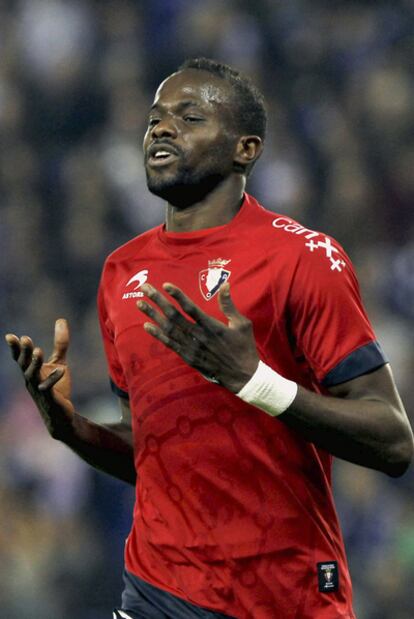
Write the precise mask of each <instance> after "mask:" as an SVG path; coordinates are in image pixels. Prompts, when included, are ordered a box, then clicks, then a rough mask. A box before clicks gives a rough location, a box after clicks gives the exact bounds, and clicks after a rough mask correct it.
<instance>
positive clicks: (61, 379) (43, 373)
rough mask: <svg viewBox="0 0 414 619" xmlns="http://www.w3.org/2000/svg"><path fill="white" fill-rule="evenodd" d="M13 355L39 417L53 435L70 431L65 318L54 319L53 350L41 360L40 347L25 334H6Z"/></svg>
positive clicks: (56, 435)
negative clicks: (46, 358)
mask: <svg viewBox="0 0 414 619" xmlns="http://www.w3.org/2000/svg"><path fill="white" fill-rule="evenodd" d="M6 342H7V344H8V345H9V348H10V350H11V353H12V357H13V359H14V360H15V361H16V362H17V364H18V365H19V367H20V369H21V371H22V374H23V376H24V380H25V383H26V387H27V389H28V391H29V393H30V395H31V396H32V399H33V401H34V402H35V404H36V406H37V408H38V409H39V412H40V414H41V416H42V419H43V421H44V423H45V425H46V427H47V429H48V431H49V433H50V434H51V436H53V437H54V438H57V439H62V438H63V437H64V436H65V434H67V432H70V431H71V423H72V419H73V415H74V407H73V404H72V402H71V400H70V397H71V396H70V393H71V379H70V371H69V368H68V366H67V362H66V354H67V350H68V346H69V328H68V324H67V322H66V320H64V319H63V318H61V319H59V320H57V321H56V323H55V337H54V345H53V352H52V354H51V356H50V357H49V359H48V361H44V355H43V351H42V349H41V348H39V347H38V346H36V347H35V346H34V345H33V341H32V340H31V338H30V337H28V336H27V335H23V336H22V337H20V338H19V337H18V336H17V335H14V334H12V333H9V334H7V335H6Z"/></svg>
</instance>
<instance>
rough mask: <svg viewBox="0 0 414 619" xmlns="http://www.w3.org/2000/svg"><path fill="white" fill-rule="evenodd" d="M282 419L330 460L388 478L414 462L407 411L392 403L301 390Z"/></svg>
mask: <svg viewBox="0 0 414 619" xmlns="http://www.w3.org/2000/svg"><path fill="white" fill-rule="evenodd" d="M279 419H280V420H281V421H283V422H284V423H285V424H286V425H288V426H289V427H291V428H294V429H295V430H298V431H299V432H300V433H301V434H302V435H304V436H305V437H306V438H307V439H308V440H310V441H312V442H313V443H315V445H317V446H318V447H322V448H323V449H325V450H326V451H328V452H329V453H331V454H332V455H334V456H337V457H339V458H343V459H344V460H348V461H350V462H353V463H355V464H359V465H362V466H367V467H369V468H373V469H377V470H380V471H383V472H385V473H387V474H388V475H392V476H399V475H402V474H403V473H404V472H405V470H406V469H407V467H408V465H409V463H410V460H411V457H412V452H413V437H412V433H411V429H410V426H409V424H408V422H407V420H406V417H405V414H404V411H403V410H401V409H400V408H399V407H398V406H392V405H391V404H389V403H388V402H384V401H381V400H375V399H369V398H367V399H342V398H337V397H330V396H323V395H319V394H316V393H312V392H310V391H307V390H306V389H303V388H301V387H299V389H298V393H297V395H296V398H295V400H294V401H293V403H292V404H291V406H290V407H289V408H288V409H287V410H286V411H285V412H284V413H283V414H282V415H281V416H280V417H279Z"/></svg>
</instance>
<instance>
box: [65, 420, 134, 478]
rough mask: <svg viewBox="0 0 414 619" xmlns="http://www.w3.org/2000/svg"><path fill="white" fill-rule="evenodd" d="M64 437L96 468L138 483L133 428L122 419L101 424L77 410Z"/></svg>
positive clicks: (69, 444)
mask: <svg viewBox="0 0 414 619" xmlns="http://www.w3.org/2000/svg"><path fill="white" fill-rule="evenodd" d="M61 440H62V441H63V442H64V443H65V444H66V445H68V447H70V449H72V450H73V451H74V452H75V453H76V454H77V455H78V456H80V457H81V458H82V459H83V460H85V462H87V463H88V464H90V465H91V466H93V467H94V468H96V469H98V470H100V471H103V472H105V473H108V474H109V475H112V476H113V477H117V478H118V479H121V480H122V481H125V482H127V483H130V484H132V485H135V481H136V472H135V466H134V448H133V441H132V432H131V429H130V428H129V427H127V425H126V424H123V423H122V422H120V423H117V424H112V425H106V426H104V425H99V424H97V423H94V422H93V421H90V420H88V419H86V418H85V417H81V416H80V415H78V414H76V413H75V416H74V418H73V421H72V429H71V431H70V432H67V433H66V434H65V436H64V437H61Z"/></svg>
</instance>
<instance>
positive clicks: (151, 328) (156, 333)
mask: <svg viewBox="0 0 414 619" xmlns="http://www.w3.org/2000/svg"><path fill="white" fill-rule="evenodd" d="M144 329H145V331H146V332H147V333H149V334H150V335H152V337H155V338H156V339H157V340H159V341H160V342H162V343H163V344H165V346H167V347H168V348H170V349H171V350H173V351H174V352H176V353H177V354H179V355H180V356H182V355H181V350H182V348H181V346H180V345H179V343H178V342H177V341H176V340H174V339H173V338H172V337H169V336H168V335H166V334H165V333H164V332H163V331H162V330H161V329H160V328H159V327H157V326H155V325H154V324H153V323H152V322H145V323H144Z"/></svg>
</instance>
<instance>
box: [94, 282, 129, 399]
mask: <svg viewBox="0 0 414 619" xmlns="http://www.w3.org/2000/svg"><path fill="white" fill-rule="evenodd" d="M97 302H98V317H99V324H100V327H101V334H102V340H103V345H104V350H105V355H106V361H107V364H108V369H109V379H110V384H111V389H112V391H113V392H114V393H115V394H116V395H117V396H119V397H121V398H125V399H128V398H129V396H128V386H127V382H126V380H125V375H124V372H123V370H122V366H121V363H120V361H119V358H118V355H117V351H116V347H115V342H114V330H113V327H112V323H111V321H110V319H109V316H108V312H107V308H106V305H105V299H104V291H103V282H102V281H101V283H100V285H99V290H98V300H97Z"/></svg>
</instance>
